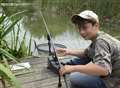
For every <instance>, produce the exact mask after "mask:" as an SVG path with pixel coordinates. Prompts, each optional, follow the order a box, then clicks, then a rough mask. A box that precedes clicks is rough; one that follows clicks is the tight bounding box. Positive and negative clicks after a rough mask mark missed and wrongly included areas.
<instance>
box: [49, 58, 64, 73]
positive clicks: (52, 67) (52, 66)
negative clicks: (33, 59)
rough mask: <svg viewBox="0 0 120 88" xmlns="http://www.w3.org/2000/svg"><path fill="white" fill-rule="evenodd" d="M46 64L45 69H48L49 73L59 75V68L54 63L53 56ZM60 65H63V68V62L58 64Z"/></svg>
mask: <svg viewBox="0 0 120 88" xmlns="http://www.w3.org/2000/svg"><path fill="white" fill-rule="evenodd" d="M47 64H48V65H47V68H48V69H49V70H51V71H52V72H54V73H55V74H59V68H60V66H59V62H58V61H56V59H55V57H54V56H52V57H49V58H48V62H47ZM60 64H61V65H63V66H64V65H65V63H64V62H60Z"/></svg>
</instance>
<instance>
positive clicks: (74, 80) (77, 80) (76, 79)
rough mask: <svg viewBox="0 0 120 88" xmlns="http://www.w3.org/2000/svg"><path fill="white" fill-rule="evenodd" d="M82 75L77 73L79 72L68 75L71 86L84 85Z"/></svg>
mask: <svg viewBox="0 0 120 88" xmlns="http://www.w3.org/2000/svg"><path fill="white" fill-rule="evenodd" d="M84 78H85V76H84V74H82V73H79V72H73V73H71V74H70V82H71V85H74V86H82V85H86V82H85V81H84Z"/></svg>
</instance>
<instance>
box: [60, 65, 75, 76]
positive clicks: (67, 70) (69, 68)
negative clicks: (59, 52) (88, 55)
mask: <svg viewBox="0 0 120 88" xmlns="http://www.w3.org/2000/svg"><path fill="white" fill-rule="evenodd" d="M73 70H74V66H72V65H65V66H63V67H61V69H60V70H59V73H60V75H61V76H63V75H64V74H66V73H70V72H72V71H73Z"/></svg>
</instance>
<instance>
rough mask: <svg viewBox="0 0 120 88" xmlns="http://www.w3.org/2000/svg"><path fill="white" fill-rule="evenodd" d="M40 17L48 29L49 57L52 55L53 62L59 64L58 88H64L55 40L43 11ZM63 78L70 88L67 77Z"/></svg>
mask: <svg viewBox="0 0 120 88" xmlns="http://www.w3.org/2000/svg"><path fill="white" fill-rule="evenodd" d="M40 15H41V17H42V19H43V23H44V25H45V29H46V32H47V39H48V46H49V55H52V57H53V60H54V61H55V62H57V64H58V76H59V81H58V88H61V87H62V81H61V76H60V73H59V69H60V68H61V67H62V65H61V63H60V61H59V59H58V56H57V53H56V49H55V45H54V42H53V39H52V37H51V34H50V32H49V29H48V26H47V23H46V21H45V18H44V16H43V14H42V11H40ZM51 48H52V49H53V52H52V51H51ZM63 78H64V82H65V86H66V88H68V84H67V80H66V75H63Z"/></svg>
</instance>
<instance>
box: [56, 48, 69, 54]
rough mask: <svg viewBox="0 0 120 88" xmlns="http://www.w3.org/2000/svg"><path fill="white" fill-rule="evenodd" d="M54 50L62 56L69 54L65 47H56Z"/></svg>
mask: <svg viewBox="0 0 120 88" xmlns="http://www.w3.org/2000/svg"><path fill="white" fill-rule="evenodd" d="M56 51H57V53H58V54H61V55H62V56H66V55H69V50H68V49H66V48H57V49H56Z"/></svg>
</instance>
